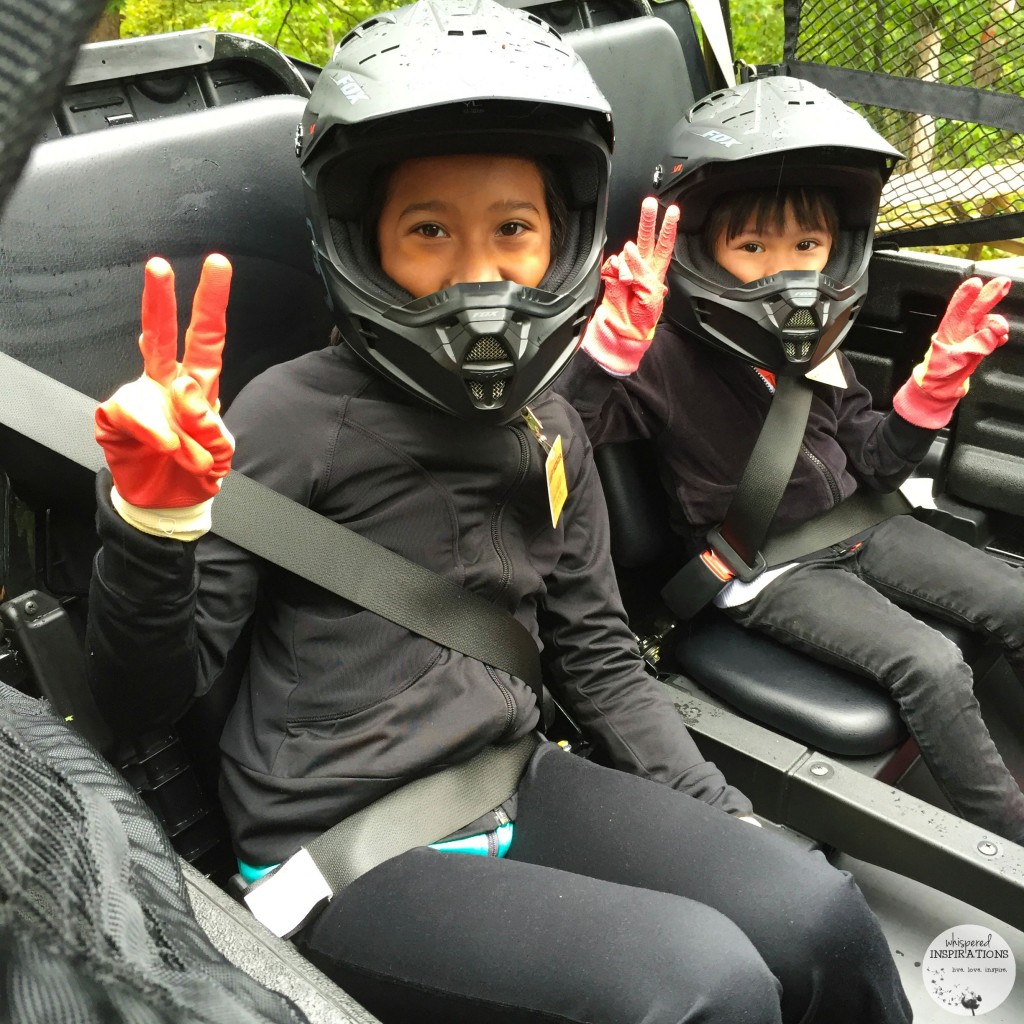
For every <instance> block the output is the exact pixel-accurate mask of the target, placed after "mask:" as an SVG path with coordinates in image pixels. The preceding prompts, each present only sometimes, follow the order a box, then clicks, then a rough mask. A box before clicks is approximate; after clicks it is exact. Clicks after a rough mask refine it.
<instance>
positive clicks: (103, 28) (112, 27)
mask: <svg viewBox="0 0 1024 1024" xmlns="http://www.w3.org/2000/svg"><path fill="white" fill-rule="evenodd" d="M120 38H121V13H120V11H105V12H104V13H103V14H102V15H100V20H99V21H97V22H96V26H95V28H93V30H92V32H91V33H90V34H89V38H88V39H87V40H86V42H87V43H102V42H104V41H105V40H107V39H120Z"/></svg>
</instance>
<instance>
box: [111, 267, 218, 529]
mask: <svg viewBox="0 0 1024 1024" xmlns="http://www.w3.org/2000/svg"><path fill="white" fill-rule="evenodd" d="M230 286H231V264H230V263H229V262H228V261H227V259H226V258H225V257H224V256H220V255H216V254H215V255H211V256H208V257H207V258H206V261H205V263H204V264H203V269H202V274H201V276H200V279H199V286H198V288H197V289H196V293H195V299H194V301H193V304H192V321H191V323H190V324H189V327H188V330H187V331H186V332H185V352H184V357H183V359H182V361H181V362H178V359H177V351H178V316H177V305H176V302H175V297H174V271H173V270H172V269H171V266H170V264H169V263H168V262H167V261H166V260H164V259H161V258H160V257H154V258H153V259H151V260H150V261H149V262H148V263H147V264H146V281H145V286H144V288H143V292H142V334H141V335H140V337H139V348H140V349H141V350H142V359H143V364H144V367H145V370H144V372H143V375H142V376H141V377H140V378H139V379H138V380H135V381H132V382H131V383H130V384H125V385H124V386H123V387H121V388H119V389H118V390H117V392H116V393H115V394H114V395H113V397H111V398H110V399H108V400H107V401H106V402H104V403H103V404H102V405H101V406H100V407H99V408H98V409H97V410H96V440H97V441H99V443H100V445H101V446H102V448H103V451H104V454H105V455H106V458H107V464H108V465H109V466H110V471H111V473H112V474H113V477H114V486H115V488H116V489H117V492H118V494H119V495H120V496H121V498H123V499H124V501H126V502H129V503H130V504H131V505H133V506H136V507H137V508H142V509H181V508H187V507H191V506H194V505H198V504H200V503H202V502H205V501H207V500H208V499H210V498H212V497H213V496H214V495H215V494H216V493H217V491H218V490H219V489H220V485H221V481H222V480H223V478H224V477H225V476H226V475H227V473H228V471H229V470H230V468H231V456H232V454H233V453H234V440H233V439H232V437H231V435H230V434H229V433H228V431H227V428H226V427H225V426H224V423H223V421H222V420H221V418H220V415H219V409H220V400H219V399H218V391H219V387H220V369H221V354H222V352H223V348H224V335H225V330H226V324H225V314H226V310H227V304H228V293H229V290H230Z"/></svg>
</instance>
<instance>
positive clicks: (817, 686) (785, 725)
mask: <svg viewBox="0 0 1024 1024" xmlns="http://www.w3.org/2000/svg"><path fill="white" fill-rule="evenodd" d="M919 617H920V618H921V619H922V620H923V621H925V622H927V624H928V625H930V626H932V627H934V628H935V629H938V630H940V631H941V632H942V633H944V634H945V635H946V636H948V637H949V638H950V639H951V640H952V641H953V642H954V643H956V644H957V646H959V647H960V649H961V651H962V653H963V654H964V657H965V659H967V660H970V658H971V657H972V656H973V654H974V653H975V651H976V649H977V647H978V645H979V641H978V639H977V638H976V637H975V636H974V635H973V634H971V633H969V632H968V631H966V630H963V629H961V628H959V627H956V626H952V625H949V624H948V623H942V622H939V621H938V620H933V619H930V618H928V617H925V616H919ZM677 633H678V634H679V636H678V639H677V641H676V644H675V648H674V650H673V652H672V654H671V657H670V665H671V666H672V667H673V668H676V669H678V670H679V671H682V672H685V673H686V674H687V675H688V676H690V677H691V678H692V679H693V680H694V681H695V682H697V683H699V684H700V685H701V686H702V687H704V688H705V689H706V690H708V691H709V692H711V693H713V694H715V695H716V696H718V697H721V698H722V700H724V701H726V702H727V703H729V704H731V705H732V706H733V707H735V708H737V709H738V710H740V711H742V712H744V714H747V715H749V716H750V717H751V718H753V719H755V720H756V721H758V722H761V723H763V724H764V725H768V726H771V727H772V728H775V729H778V730H779V731H780V732H782V733H785V734H786V735H788V736H791V737H793V738H794V739H797V740H799V741H801V742H802V743H806V744H807V745H808V746H811V747H814V748H815V749H816V750H821V751H823V752H825V753H830V754H836V755H840V756H867V755H874V754H880V753H883V752H884V751H886V750H889V749H891V748H892V747H894V746H896V744H897V743H899V742H900V741H901V740H902V739H903V738H904V736H905V735H906V728H905V726H904V725H903V722H902V720H901V719H900V715H899V711H898V709H897V707H896V704H895V702H894V701H893V700H892V699H891V698H890V697H889V696H888V694H887V693H885V691H884V690H883V689H882V688H881V687H879V686H878V685H877V684H876V683H875V682H874V681H872V680H871V679H868V678H866V677H864V676H860V675H857V674H855V673H853V672H849V671H847V670H846V669H842V668H839V667H837V666H835V665H830V664H827V663H826V662H822V661H818V660H817V659H815V658H812V657H810V656H809V655H805V654H802V653H801V652H800V651H797V650H794V649H792V648H789V647H786V646H785V645H783V644H781V643H779V642H778V641H776V640H774V639H772V638H771V637H768V636H765V635H764V634H762V633H757V632H756V631H753V630H747V629H744V628H743V627H741V626H738V625H737V624H736V623H735V622H733V621H732V620H731V619H730V618H729V617H728V616H727V615H725V614H724V613H722V612H721V611H719V610H718V609H717V608H707V609H705V610H704V611H703V612H702V613H701V614H700V615H699V616H697V618H695V619H694V620H693V621H692V622H690V623H682V624H680V625H679V626H678V627H677Z"/></svg>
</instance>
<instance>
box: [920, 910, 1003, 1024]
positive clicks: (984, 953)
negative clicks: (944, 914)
mask: <svg viewBox="0 0 1024 1024" xmlns="http://www.w3.org/2000/svg"><path fill="white" fill-rule="evenodd" d="M921 974H922V976H923V978H924V987H925V988H926V989H927V990H928V994H929V995H930V996H931V997H932V999H934V1000H935V1002H937V1003H938V1004H939V1006H941V1007H942V1008H943V1009H944V1010H946V1011H947V1012H948V1013H953V1014H957V1015H959V1016H961V1017H980V1016H981V1015H982V1014H983V1013H988V1012H989V1010H994V1009H995V1008H996V1007H997V1006H1000V1005H1001V1004H1002V1003H1003V1001H1004V1000H1005V999H1006V997H1007V996H1008V995H1009V994H1010V990H1011V989H1012V988H1013V982H1014V979H1015V978H1016V977H1017V964H1016V962H1015V961H1014V959H1013V953H1012V952H1011V951H1010V947H1009V946H1008V945H1007V944H1006V940H1005V939H1003V937H1002V936H1001V935H999V934H997V933H996V932H994V931H992V929H991V928H985V927H983V926H982V925H979V924H961V925H957V927H956V928H950V929H949V930H948V931H945V932H943V933H942V934H941V935H939V936H937V937H936V938H935V940H934V941H933V942H932V944H931V945H930V946H929V947H928V949H927V951H926V952H925V954H924V959H923V960H922V961H921Z"/></svg>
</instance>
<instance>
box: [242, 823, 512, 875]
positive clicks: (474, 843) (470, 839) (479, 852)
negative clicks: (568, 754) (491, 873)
mask: <svg viewBox="0 0 1024 1024" xmlns="http://www.w3.org/2000/svg"><path fill="white" fill-rule="evenodd" d="M512 829H513V825H512V822H511V821H509V822H506V823H505V824H504V825H499V826H498V827H497V828H496V829H495V830H494V832H481V833H479V834H478V835H475V836H463V838H462V839H452V840H449V841H448V842H444V843H431V844H430V848H431V849H432V850H440V851H441V852H442V853H471V854H475V855H476V856H478V857H486V856H488V855H489V854H490V843H489V842H488V839H487V837H488V836H490V835H493V836H494V837H495V838H496V839H497V840H498V852H497V853H496V854H495V856H496V857H504V856H505V854H506V853H508V849H509V847H510V846H511V845H512ZM276 867H280V865H279V864H267V865H265V866H263V867H254V866H253V865H252V864H246V863H245V861H243V860H239V862H238V873H239V874H240V875H241V876H242V878H243V879H245V881H246V882H247V883H248V884H249V885H252V883H253V882H257V881H259V880H260V879H261V878H262V877H263V876H264V875H267V874H270V872H271V871H273V870H274V868H276Z"/></svg>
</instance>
